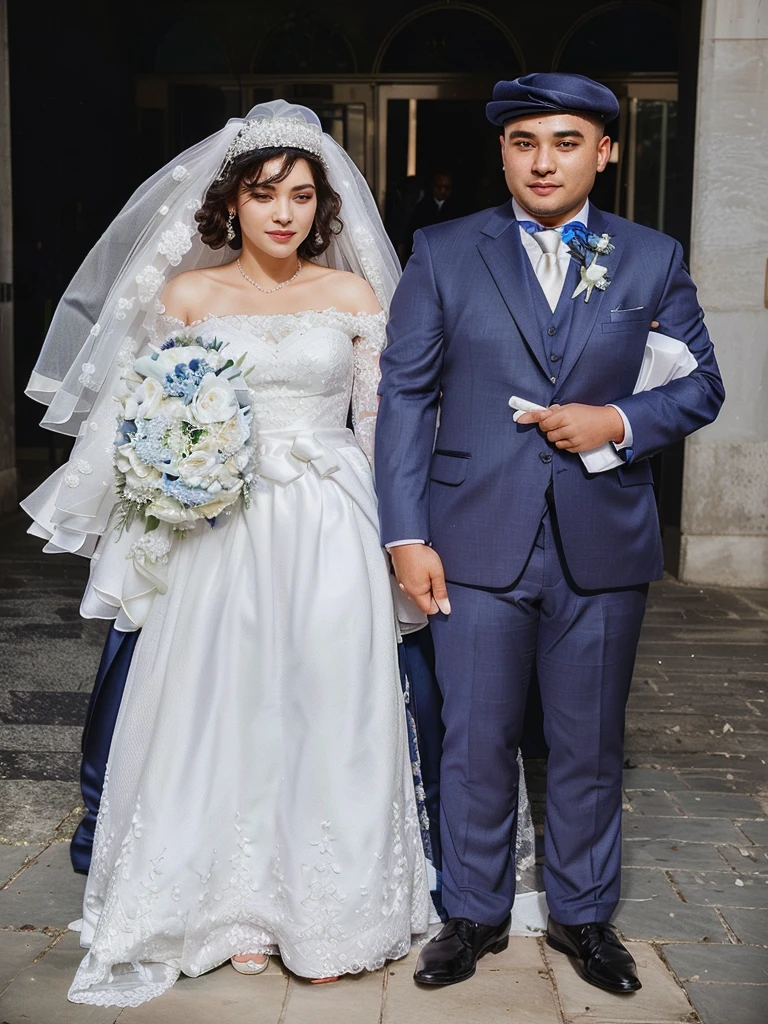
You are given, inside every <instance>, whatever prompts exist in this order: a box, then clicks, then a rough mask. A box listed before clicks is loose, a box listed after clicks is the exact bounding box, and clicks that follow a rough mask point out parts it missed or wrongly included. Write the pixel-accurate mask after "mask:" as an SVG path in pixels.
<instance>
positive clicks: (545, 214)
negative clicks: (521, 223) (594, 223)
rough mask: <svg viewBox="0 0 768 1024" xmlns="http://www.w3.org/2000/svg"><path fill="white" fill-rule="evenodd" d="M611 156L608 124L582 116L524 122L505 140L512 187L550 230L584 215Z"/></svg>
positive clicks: (512, 126)
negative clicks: (573, 217) (598, 177)
mask: <svg viewBox="0 0 768 1024" xmlns="http://www.w3.org/2000/svg"><path fill="white" fill-rule="evenodd" d="M610 152H611V140H610V139H609V138H608V136H607V135H605V134H604V132H603V127H602V125H601V124H600V123H599V122H598V121H596V120H593V119H591V118H587V117H580V116H578V115H577V114H546V115H543V116H536V117H521V118H518V119H516V120H514V121H508V122H507V124H505V125H504V134H503V135H502V137H501V155H502V162H503V164H504V177H505V178H506V181H507V187H508V188H509V191H510V192H511V193H512V195H513V196H514V197H515V199H516V200H517V201H518V203H519V204H520V205H521V206H522V207H523V209H524V210H526V211H527V212H528V213H530V214H531V215H532V217H533V219H534V220H537V221H538V222H539V223H540V224H544V225H545V226H546V227H556V226H557V225H558V224H565V223H566V221H568V220H570V218H571V217H572V216H573V215H574V214H576V213H578V212H579V210H580V209H581V208H582V206H583V205H584V201H585V200H586V198H587V196H588V195H589V193H590V191H591V190H592V186H593V185H594V183H595V175H596V174H597V173H598V172H600V171H602V170H604V169H605V165H606V164H607V163H608V157H609V156H610Z"/></svg>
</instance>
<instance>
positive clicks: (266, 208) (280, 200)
mask: <svg viewBox="0 0 768 1024" xmlns="http://www.w3.org/2000/svg"><path fill="white" fill-rule="evenodd" d="M282 169H283V161H282V158H281V157H275V158H274V159H273V160H268V161H267V162H266V163H265V164H264V166H263V167H262V169H261V172H260V173H259V176H258V179H256V180H255V181H252V182H250V183H248V184H243V186H242V187H241V190H240V195H239V196H238V200H237V214H238V217H239V219H240V230H241V231H242V233H243V240H244V241H245V240H246V239H247V240H248V241H249V242H251V244H253V245H255V246H256V247H257V248H258V249H261V250H262V251H263V252H265V253H267V254H268V255H269V256H275V257H277V258H278V259H280V258H285V257H287V256H290V255H292V254H293V253H295V252H296V250H297V249H298V247H299V246H300V245H301V243H302V242H303V241H304V239H305V238H306V237H307V235H308V234H309V233H310V231H311V230H312V224H313V221H314V219H315V212H316V210H317V194H316V189H315V182H314V178H313V176H312V170H311V168H310V166H309V164H308V163H307V161H306V160H297V161H296V163H295V164H294V165H293V168H292V169H291V171H290V173H289V174H287V175H286V176H285V178H283V180H282V181H274V180H270V179H273V178H275V177H277V176H279V175H280V172H281V171H282Z"/></svg>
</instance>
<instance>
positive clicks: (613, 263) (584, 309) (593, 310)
mask: <svg viewBox="0 0 768 1024" xmlns="http://www.w3.org/2000/svg"><path fill="white" fill-rule="evenodd" d="M588 227H589V230H590V231H591V232H593V233H594V234H596V235H602V234H603V232H606V231H607V230H608V228H607V225H606V222H605V218H604V217H603V214H602V213H601V212H600V210H598V209H597V208H596V207H594V206H591V205H590V208H589V224H588ZM611 241H612V242H613V244H614V245H615V246H616V248H615V249H614V250H613V252H612V253H609V255H607V256H598V262H599V263H600V265H601V266H604V267H607V268H608V277H610V278H613V277H614V276H615V273H616V269H617V268H618V265H619V261H620V260H621V246H620V239H618V240H617V238H616V236H615V235H614V236H612V238H611ZM573 262H575V261H573ZM569 278H570V279H571V280H573V278H572V277H571V275H570V274H569ZM575 280H576V283H578V281H579V280H580V275H578V274H577V276H576V278H575ZM568 284H569V282H568V281H567V282H566V287H568ZM610 290H611V286H610V285H608V288H607V289H606V291H605V292H601V291H598V289H597V288H595V289H594V290H593V291H592V295H591V296H590V299H589V302H585V301H584V295H585V294H586V293H585V292H582V293H581V295H579V296H577V297H576V298H575V299H572V298H571V295H573V290H571V292H570V293H569V294H568V295H567V296H564V298H565V301H567V302H573V304H574V309H573V318H572V320H571V327H570V330H569V332H568V342H567V344H566V346H565V351H564V352H563V363H562V366H561V369H560V379H559V383H560V385H562V384H563V382H564V381H565V379H566V377H567V376H568V374H569V373H570V372H571V370H572V369H573V368H574V366H575V365H576V363H577V362H578V360H579V357H580V356H581V353H582V352H583V351H584V348H585V346H586V344H587V342H588V341H589V337H590V335H591V333H592V330H593V328H594V326H595V321H596V320H597V315H598V313H599V312H600V307H601V304H602V303H603V301H604V300H605V295H606V292H610Z"/></svg>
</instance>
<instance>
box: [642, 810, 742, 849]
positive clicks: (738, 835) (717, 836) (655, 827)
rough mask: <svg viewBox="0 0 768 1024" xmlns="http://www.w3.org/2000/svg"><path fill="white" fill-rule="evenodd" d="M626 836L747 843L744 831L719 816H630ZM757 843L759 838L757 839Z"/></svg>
mask: <svg viewBox="0 0 768 1024" xmlns="http://www.w3.org/2000/svg"><path fill="white" fill-rule="evenodd" d="M622 831H623V835H624V838H625V839H633V840H634V839H668V840H676V841H678V842H690V843H717V844H723V843H730V844H732V845H734V846H743V845H744V834H743V833H742V832H740V831H739V830H738V829H737V828H736V827H735V826H734V825H732V824H731V822H729V821H726V820H725V819H719V818H684V817H677V818H674V817H669V818H657V817H651V816H650V815H647V814H637V815H627V816H625V818H624V821H623V823H622ZM753 842H756V840H753Z"/></svg>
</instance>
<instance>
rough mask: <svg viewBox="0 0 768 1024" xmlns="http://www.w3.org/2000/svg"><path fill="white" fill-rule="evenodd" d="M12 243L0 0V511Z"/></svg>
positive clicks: (10, 488) (11, 487) (8, 401)
mask: <svg viewBox="0 0 768 1024" xmlns="http://www.w3.org/2000/svg"><path fill="white" fill-rule="evenodd" d="M12 243H13V233H12V222H11V97H10V89H9V83H8V11H7V2H6V0H0V512H8V511H10V509H12V508H15V506H16V447H15V431H14V423H13V418H14V409H15V403H14V394H13V390H14V386H13V302H12V301H11V299H12V296H11V282H12V281H13V244H12Z"/></svg>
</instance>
